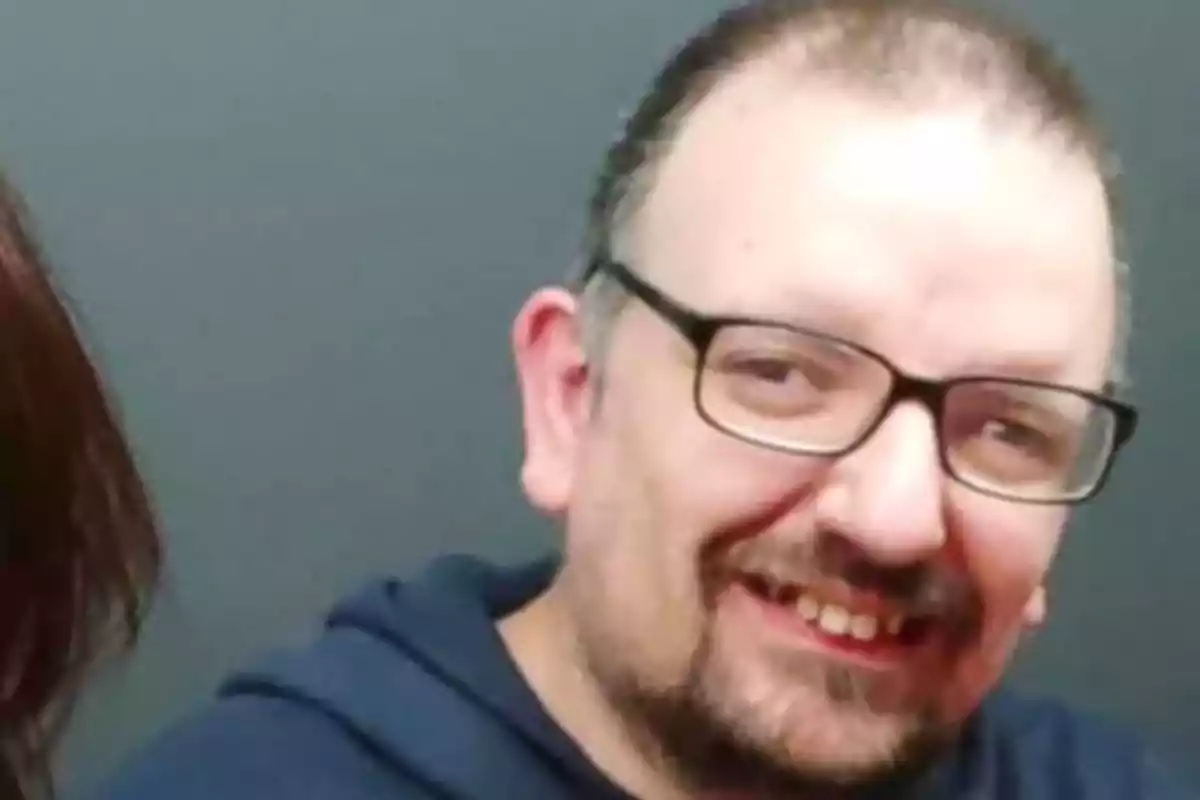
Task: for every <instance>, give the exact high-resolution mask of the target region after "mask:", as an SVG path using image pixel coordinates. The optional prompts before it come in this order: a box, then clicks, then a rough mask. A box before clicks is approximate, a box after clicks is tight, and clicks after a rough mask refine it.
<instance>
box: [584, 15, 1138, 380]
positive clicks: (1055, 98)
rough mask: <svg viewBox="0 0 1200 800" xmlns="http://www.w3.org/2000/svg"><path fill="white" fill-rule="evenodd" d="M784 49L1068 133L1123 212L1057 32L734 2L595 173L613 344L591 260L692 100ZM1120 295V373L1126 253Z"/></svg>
mask: <svg viewBox="0 0 1200 800" xmlns="http://www.w3.org/2000/svg"><path fill="white" fill-rule="evenodd" d="M773 56H776V57H778V58H779V60H780V61H781V63H782V64H783V65H784V68H785V69H788V70H790V71H791V72H792V73H793V74H795V75H797V77H810V76H811V77H816V78H821V79H827V80H829V81H831V82H832V83H833V85H835V86H837V87H839V88H844V89H847V90H848V91H852V92H857V93H860V94H863V95H864V96H865V97H868V98H871V99H877V100H881V101H884V102H892V103H901V104H905V103H907V104H909V105H911V106H914V107H918V108H919V107H921V106H922V105H923V104H930V103H939V102H943V101H947V100H948V101H951V102H953V101H956V100H965V101H968V102H976V103H980V104H981V105H982V107H983V108H985V109H987V110H988V111H990V112H992V113H991V117H992V118H993V119H995V120H997V121H998V123H999V124H1001V125H1004V124H1024V125H1028V126H1030V127H1031V128H1033V129H1035V130H1038V131H1042V132H1046V133H1048V134H1050V135H1052V136H1056V137H1059V139H1060V140H1061V141H1065V142H1066V143H1067V144H1068V145H1069V146H1071V147H1074V148H1076V149H1077V150H1078V151H1079V152H1081V153H1083V154H1084V155H1085V156H1086V157H1087V158H1089V159H1091V161H1092V162H1093V163H1094V164H1095V165H1096V168H1097V171H1098V172H1099V173H1100V175H1101V178H1102V179H1103V181H1104V186H1105V192H1106V195H1107V198H1108V201H1109V206H1110V210H1111V212H1112V217H1113V219H1114V223H1118V222H1119V216H1120V209H1119V207H1118V201H1117V186H1116V176H1115V174H1114V170H1113V164H1112V161H1113V159H1112V157H1111V155H1110V153H1109V151H1108V147H1107V145H1106V143H1105V141H1104V139H1103V136H1102V131H1101V129H1100V126H1099V124H1098V122H1097V121H1096V120H1095V119H1094V118H1093V116H1092V112H1091V108H1090V104H1089V102H1088V99H1087V97H1086V96H1085V94H1084V92H1083V90H1082V88H1081V87H1080V86H1079V85H1078V84H1077V82H1076V80H1075V78H1074V77H1073V75H1072V74H1071V71H1070V70H1069V68H1068V67H1067V66H1066V65H1065V64H1064V63H1062V62H1061V61H1060V60H1059V59H1058V58H1057V57H1056V55H1055V54H1054V53H1053V51H1052V50H1051V49H1050V47H1049V46H1048V45H1046V44H1045V43H1043V42H1041V41H1039V40H1038V39H1037V38H1035V37H1034V36H1033V35H1032V34H1031V33H1029V32H1027V31H1025V30H1023V29H1022V28H1020V27H1018V26H1016V25H1014V24H1012V23H1010V22H1008V21H1007V20H1004V19H1002V18H1000V17H997V16H993V15H990V14H987V13H984V12H983V11H982V10H978V9H975V8H973V7H971V6H969V5H967V4H966V2H965V0H751V1H750V2H746V3H743V4H741V5H739V6H737V7H734V8H732V9H729V10H728V11H726V12H724V13H723V14H721V15H719V16H718V17H717V18H716V19H714V20H713V21H712V22H711V23H710V24H709V25H708V26H706V27H705V28H703V29H702V30H701V31H699V32H698V33H697V34H696V35H695V36H693V37H692V38H691V39H689V40H688V41H687V42H685V43H684V44H683V46H682V47H681V48H680V49H679V50H678V51H677V52H676V53H675V54H674V56H673V57H672V58H671V59H670V60H668V61H667V63H666V64H665V65H664V66H663V68H662V70H661V71H660V72H659V73H658V75H657V76H656V77H655V78H654V80H653V82H652V84H651V86H650V88H649V90H648V91H647V92H646V94H645V95H644V96H643V97H642V98H641V100H640V101H639V103H638V105H637V106H636V108H635V109H634V110H633V112H632V114H631V115H630V116H629V117H628V119H627V120H626V121H625V124H624V126H623V127H622V129H621V131H620V133H619V135H618V136H617V138H616V139H615V140H614V141H613V143H612V145H611V146H610V148H609V150H608V152H607V154H606V155H605V158H604V162H603V164H602V166H601V168H600V171H599V174H598V175H597V176H596V178H595V183H594V185H593V190H592V195H591V200H590V204H589V207H588V217H587V230H586V234H585V240H584V243H583V251H584V252H583V254H582V258H581V260H580V262H581V263H580V264H579V265H577V267H576V269H577V270H578V269H579V267H582V268H583V270H584V272H583V273H582V274H576V275H575V278H576V280H577V281H578V282H580V283H583V284H585V287H584V291H583V300H584V329H585V337H586V338H587V339H588V346H589V348H590V349H593V350H597V349H602V347H603V342H604V339H605V338H606V335H607V331H608V328H609V327H610V325H609V323H610V322H611V320H612V319H613V317H614V316H615V315H616V313H617V312H618V311H619V310H620V308H621V306H622V305H623V299H624V294H623V292H621V291H620V288H619V287H617V286H615V285H614V284H613V282H612V281H608V280H606V279H605V277H604V276H602V275H601V276H593V275H592V274H591V273H589V272H587V269H588V266H589V265H591V264H594V263H596V262H597V261H599V260H602V259H603V257H604V256H606V255H607V254H609V253H610V251H611V250H612V249H613V248H614V246H615V244H614V243H615V240H617V239H619V238H620V236H621V234H622V233H623V229H624V226H625V223H626V222H627V221H628V220H629V219H630V218H631V217H632V216H633V215H634V214H636V212H637V207H638V204H639V202H640V201H641V200H642V199H643V198H644V197H645V196H646V194H647V193H648V191H649V189H650V187H651V185H652V183H653V180H654V173H655V167H656V166H657V165H658V163H659V162H660V160H661V159H662V158H663V156H664V155H665V153H666V152H667V151H668V150H669V148H670V147H671V144H672V142H673V140H674V137H675V135H676V133H677V132H678V130H679V129H680V127H681V126H682V125H683V124H685V122H686V120H687V118H688V116H689V113H690V112H691V111H692V110H693V109H694V108H695V107H696V106H697V105H698V104H699V103H701V102H702V101H703V100H704V98H705V97H706V96H707V95H708V93H709V92H710V91H711V90H712V89H713V87H714V86H716V85H717V84H718V83H719V82H720V81H721V79H722V78H724V77H725V76H726V75H728V74H729V73H731V72H733V71H734V70H736V69H737V68H739V67H740V66H742V65H743V64H746V63H748V62H751V61H753V60H756V59H759V58H767V57H773ZM1115 266H1116V270H1117V273H1116V277H1117V283H1118V287H1117V288H1118V294H1119V300H1120V306H1121V307H1120V308H1119V309H1118V312H1119V313H1118V322H1119V330H1118V337H1117V339H1118V341H1117V344H1116V351H1115V352H1114V354H1113V359H1112V360H1113V367H1112V370H1113V378H1114V382H1116V383H1122V382H1123V381H1124V378H1125V375H1124V372H1125V363H1124V362H1125V358H1126V349H1127V341H1126V340H1127V338H1128V335H1129V327H1130V320H1129V315H1130V310H1131V309H1130V307H1129V306H1130V303H1129V297H1128V293H1129V290H1128V276H1127V274H1126V267H1125V264H1124V263H1123V262H1121V261H1120V260H1119V259H1118V262H1117V264H1116V265H1115Z"/></svg>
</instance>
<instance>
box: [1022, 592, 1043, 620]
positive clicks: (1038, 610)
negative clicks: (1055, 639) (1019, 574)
mask: <svg viewBox="0 0 1200 800" xmlns="http://www.w3.org/2000/svg"><path fill="white" fill-rule="evenodd" d="M1024 621H1025V627H1027V628H1038V627H1041V625H1042V623H1043V622H1045V621H1046V587H1045V586H1039V587H1038V588H1037V589H1035V590H1034V592H1033V594H1032V595H1030V597H1029V601H1028V602H1027V603H1026V604H1025V612H1024Z"/></svg>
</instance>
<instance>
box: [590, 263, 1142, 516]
mask: <svg viewBox="0 0 1200 800" xmlns="http://www.w3.org/2000/svg"><path fill="white" fill-rule="evenodd" d="M597 272H603V273H605V274H607V275H609V276H610V277H611V278H613V279H614V280H615V281H616V282H617V283H618V284H619V285H620V286H621V287H622V288H623V289H624V290H625V291H627V292H629V293H630V294H631V295H633V296H634V297H636V298H637V299H639V300H640V301H642V302H643V303H645V304H646V305H647V306H648V307H649V308H651V309H652V310H653V311H654V312H656V313H657V314H658V315H659V316H660V317H662V318H663V319H664V320H665V321H666V322H668V323H669V324H670V325H671V326H672V327H674V328H675V329H676V330H677V331H678V332H679V333H680V334H682V335H683V337H684V338H685V339H687V341H688V342H689V343H690V344H691V345H692V347H693V348H694V349H695V351H696V369H695V380H694V384H693V399H694V402H695V406H696V410H697V412H698V413H699V415H700V416H701V418H703V419H704V420H705V421H706V422H707V423H708V424H709V425H711V426H712V427H714V428H716V429H717V430H719V431H722V432H724V433H726V434H729V435H731V436H734V437H737V438H739V439H742V440H744V441H746V442H749V443H752V444H757V445H761V446H764V447H768V448H772V449H775V450H780V451H783V452H787V453H793V454H796V455H807V456H827V457H836V456H841V455H845V454H847V453H849V452H850V451H852V450H854V449H856V448H857V447H859V446H860V445H862V443H863V442H865V441H866V440H867V439H868V438H869V437H870V436H871V435H872V434H873V433H874V432H875V430H876V429H877V428H878V427H879V426H880V425H881V424H882V423H883V421H884V420H885V419H886V418H887V416H888V414H889V413H890V412H891V410H892V409H893V408H894V407H895V406H896V404H898V403H901V402H905V401H916V402H919V403H921V404H922V405H924V406H925V407H926V408H927V409H929V411H930V413H931V414H932V415H933V418H934V419H935V420H936V425H937V439H938V452H939V457H940V460H941V464H942V468H943V469H944V470H945V471H946V473H947V474H948V475H950V477H952V478H954V479H955V480H956V481H958V482H960V483H962V484H965V485H966V486H969V487H971V488H972V489H975V490H977V491H979V492H983V493H985V494H988V495H992V496H995V497H999V498H1003V499H1007V500H1015V501H1020V502H1026V503H1043V504H1073V503H1079V502H1082V501H1084V500H1087V499H1089V498H1090V497H1092V496H1094V495H1095V494H1096V493H1097V492H1098V491H1099V490H1100V489H1101V488H1102V486H1103V485H1104V482H1105V480H1106V479H1107V478H1108V475H1109V472H1110V471H1111V469H1112V465H1113V463H1114V461H1115V458H1116V454H1117V452H1118V451H1119V450H1120V449H1121V448H1122V447H1123V446H1124V445H1125V444H1126V443H1127V442H1128V441H1129V439H1130V438H1131V437H1132V436H1133V433H1134V430H1135V428H1136V426H1137V418H1138V415H1137V410H1136V409H1135V408H1134V407H1133V406H1130V405H1128V404H1126V403H1122V402H1120V401H1118V400H1115V399H1113V398H1112V397H1109V396H1107V395H1105V394H1100V393H1096V392H1089V391H1085V390H1083V389H1078V388H1074V387H1070V386H1062V385H1058V384H1053V383H1045V382H1041V381H1034V380H1024V379H1019V378H1010V377H999V376H988V375H967V376H961V377H954V378H950V379H947V380H940V381H931V380H925V379H922V378H918V377H915V376H912V375H908V374H906V373H904V372H902V371H901V370H900V369H899V368H897V367H896V366H895V365H894V364H892V363H891V362H890V361H889V360H888V359H887V358H885V357H884V356H882V355H880V354H879V353H876V352H874V351H873V350H870V349H868V348H866V347H863V346H862V345H860V344H857V343H855V342H851V341H847V340H845V339H842V338H839V337H836V336H831V335H829V334H826V333H822V332H820V331H815V330H809V329H806V328H802V327H798V326H795V325H790V324H786V323H782V322H773V321H770V320H764V319H758V318H753V317H737V316H713V315H708V314H702V313H699V312H697V311H695V310H693V309H691V308H688V307H686V306H684V305H682V304H681V303H679V302H677V301H675V300H672V299H671V298H669V297H667V296H666V295H665V294H663V293H662V291H660V290H659V289H657V288H655V287H654V286H652V285H651V284H649V283H647V282H646V281H644V280H643V279H641V278H639V277H638V276H637V275H635V274H634V272H633V271H632V270H631V269H629V268H628V267H627V266H625V265H624V264H621V263H620V262H617V261H614V260H612V259H597V260H596V261H594V262H592V263H591V264H590V265H589V267H588V270H587V272H586V273H585V275H586V276H587V277H586V278H585V281H586V280H587V279H590V278H591V277H592V276H593V275H594V274H595V273H597Z"/></svg>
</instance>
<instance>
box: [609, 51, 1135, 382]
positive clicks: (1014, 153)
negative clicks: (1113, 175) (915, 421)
mask: <svg viewBox="0 0 1200 800" xmlns="http://www.w3.org/2000/svg"><path fill="white" fill-rule="evenodd" d="M788 81H790V83H785V81H784V80H781V78H780V76H779V75H778V74H776V73H775V71H771V70H766V69H757V70H756V69H746V70H743V71H742V72H739V73H737V74H735V75H733V76H731V77H729V78H727V79H725V80H724V81H722V83H721V84H719V85H718V87H717V88H716V89H715V90H714V91H713V92H712V94H710V95H709V96H708V97H707V98H706V99H705V100H704V101H703V102H701V103H700V104H699V105H698V106H697V108H696V109H695V110H694V111H693V113H692V114H691V116H690V117H689V118H688V119H687V120H686V121H685V123H684V124H683V125H682V129H681V130H680V132H679V135H678V137H677V139H676V141H675V143H674V145H673V146H672V148H671V149H670V150H669V151H668V152H667V154H666V155H665V156H664V158H663V160H662V163H661V164H660V165H659V166H658V168H657V171H656V175H655V179H654V182H653V186H652V187H651V189H650V191H649V193H648V195H647V196H646V198H645V199H644V202H643V204H642V207H641V209H640V211H639V214H638V215H637V217H636V222H635V226H634V228H633V231H632V237H631V245H632V248H631V249H632V250H633V251H634V253H633V258H634V259H635V260H636V262H637V263H638V264H639V265H641V267H642V268H643V269H646V270H647V271H648V273H650V274H652V275H653V276H654V278H655V279H656V280H658V281H659V282H660V284H662V285H663V286H664V287H666V288H668V289H669V290H670V291H671V292H672V293H673V294H675V295H676V296H677V297H680V298H681V299H686V300H687V301H688V302H690V303H691V304H693V305H696V306H698V307H700V308H703V309H706V310H710V311H713V312H720V313H748V314H757V315H766V316H772V317H777V318H778V317H782V318H785V319H794V320H797V321H800V322H802V323H804V324H808V325H812V326H818V327H821V328H824V329H828V330H830V331H831V332H834V333H838V334H841V335H845V336H849V337H852V338H855V339H858V340H859V341H862V342H863V343H864V344H868V345H870V346H873V347H875V348H876V349H879V350H880V351H882V352H884V353H885V354H888V355H889V356H891V357H892V358H893V359H895V360H896V361H897V362H898V363H900V365H901V366H903V367H905V368H907V369H910V370H914V371H917V372H920V373H923V374H931V375H939V374H951V373H955V372H963V371H972V370H982V369H990V370H999V371H1006V372H1015V373H1031V374H1030V376H1031V377H1046V378H1053V379H1061V380H1070V381H1073V382H1083V383H1087V384H1098V383H1099V382H1100V381H1101V380H1102V378H1103V372H1104V370H1105V366H1106V361H1107V356H1108V352H1109V349H1110V346H1111V344H1110V343H1111V337H1112V333H1113V330H1112V329H1113V312H1114V298H1113V288H1114V287H1113V277H1112V269H1111V260H1112V257H1113V254H1112V246H1111V235H1110V224H1109V218H1108V214H1107V208H1106V204H1105V198H1104V192H1103V187H1102V184H1101V183H1100V180H1099V178H1098V176H1097V174H1096V171H1095V170H1094V169H1093V168H1092V166H1091V165H1090V164H1089V163H1088V162H1087V160H1086V158H1085V157H1083V156H1082V155H1079V154H1076V153H1073V152H1071V151H1070V150H1069V149H1068V148H1066V147H1065V146H1064V145H1062V144H1059V143H1058V142H1056V141H1055V140H1054V139H1053V138H1052V137H1051V136H1050V134H1047V133H1035V132H1032V131H1022V130H1020V129H1017V128H1015V127H1014V128H1012V129H1010V130H1008V131H1005V130H999V129H997V128H996V127H995V125H994V123H992V122H989V121H986V120H985V119H984V118H983V116H982V113H981V112H980V111H979V110H978V109H974V108H972V107H970V106H969V105H967V104H959V105H954V106H950V105H947V106H946V107H944V108H930V109H924V110H921V109H906V110H905V109H899V108H887V107H885V106H882V105H881V104H879V103H873V102H871V101H869V100H864V99H858V98H856V97H855V96H853V95H850V94H848V93H846V92H839V91H837V90H836V89H835V88H833V87H831V86H828V85H825V86H821V85H812V84H810V85H806V86H799V85H798V84H797V83H796V79H794V78H791V79H788Z"/></svg>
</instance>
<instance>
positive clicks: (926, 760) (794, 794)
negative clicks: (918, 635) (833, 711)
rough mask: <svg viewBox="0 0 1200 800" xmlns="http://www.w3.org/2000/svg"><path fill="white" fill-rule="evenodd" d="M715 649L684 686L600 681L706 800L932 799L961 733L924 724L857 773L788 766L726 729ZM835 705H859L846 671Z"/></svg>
mask: <svg viewBox="0 0 1200 800" xmlns="http://www.w3.org/2000/svg"><path fill="white" fill-rule="evenodd" d="M711 652H712V648H711V642H710V641H709V640H708V639H707V638H706V639H705V641H704V642H703V643H702V644H701V646H700V647H699V648H697V652H696V656H695V657H694V658H693V660H692V663H691V667H690V669H689V671H688V676H687V679H686V680H685V681H683V682H682V683H681V684H680V685H679V686H677V687H675V688H673V689H670V690H667V691H663V690H653V689H648V688H647V687H645V686H642V685H640V683H639V682H638V681H637V680H636V679H635V678H633V677H632V676H630V675H628V674H626V675H621V676H618V675H613V674H611V673H609V674H604V673H605V672H607V670H601V674H600V675H599V676H598V677H600V678H601V679H602V682H603V683H604V684H605V689H606V693H607V694H608V695H609V698H610V700H611V701H612V702H613V703H614V705H615V706H616V707H617V709H618V711H620V713H621V715H622V716H623V717H624V718H625V719H627V720H630V721H631V722H632V723H633V727H634V728H635V729H636V730H638V731H640V732H641V734H642V735H643V736H645V741H644V742H641V744H644V746H647V747H651V748H653V750H655V751H657V754H658V756H659V758H660V759H661V760H662V761H663V762H664V764H666V765H667V766H668V767H669V768H670V769H671V771H672V773H673V774H675V775H677V776H678V777H679V778H680V779H681V780H682V781H683V782H684V784H685V785H686V786H687V787H688V789H689V790H690V791H691V792H693V793H695V794H696V795H698V796H710V795H711V796H722V795H729V796H750V797H754V798H756V800H794V798H798V797H803V798H806V799H807V798H814V799H817V798H820V799H824V798H827V799H828V800H851V799H853V800H866V799H867V798H889V800H900V799H902V798H906V797H917V796H922V795H923V794H924V790H925V789H926V788H927V787H928V785H929V782H930V780H932V773H933V769H932V768H933V766H934V765H935V764H936V762H937V761H938V759H939V757H940V756H941V755H942V754H943V753H944V752H945V750H946V749H947V748H948V746H949V745H950V743H951V741H952V740H953V738H954V733H955V732H954V731H951V730H947V729H946V728H945V727H944V726H938V725H935V724H934V723H933V722H932V721H925V722H924V723H921V724H916V725H915V726H914V728H913V730H912V732H911V733H910V734H909V735H908V736H907V737H905V739H904V740H903V742H902V744H901V745H900V746H899V747H898V748H897V751H896V752H895V753H893V754H892V757H891V758H890V759H888V760H887V761H886V762H884V763H879V764H876V765H873V766H870V767H863V768H860V769H856V770H853V771H849V770H834V769H828V770H821V769H820V768H818V767H810V768H807V769H806V768H804V767H802V766H800V765H797V764H794V763H790V762H788V761H786V760H785V759H784V758H783V757H782V756H780V755H778V753H781V752H784V749H783V748H782V746H781V747H780V748H777V749H775V748H769V747H764V745H763V743H762V742H756V741H753V740H751V739H750V738H748V737H747V736H746V735H744V733H743V732H742V731H739V730H737V729H736V728H734V727H733V726H731V725H729V724H726V723H725V722H723V715H722V714H721V713H720V709H719V707H718V704H717V701H716V699H715V698H714V696H713V691H712V690H710V687H709V686H708V685H706V684H707V683H708V681H707V680H706V676H707V675H708V670H709V669H710V668H711V665H712V663H713V661H712V658H711V655H710V654H711ZM825 690H826V693H827V694H828V695H829V697H830V699H831V700H832V701H833V702H835V703H836V702H852V699H853V698H854V697H855V696H856V695H857V693H858V689H857V687H856V686H855V678H854V676H853V675H852V674H851V673H850V672H849V671H846V670H834V671H832V672H829V673H827V675H826V685H825Z"/></svg>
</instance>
